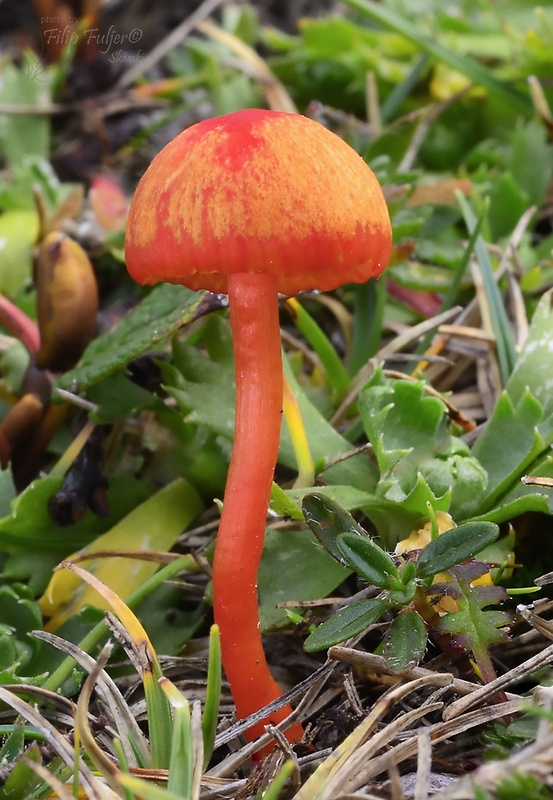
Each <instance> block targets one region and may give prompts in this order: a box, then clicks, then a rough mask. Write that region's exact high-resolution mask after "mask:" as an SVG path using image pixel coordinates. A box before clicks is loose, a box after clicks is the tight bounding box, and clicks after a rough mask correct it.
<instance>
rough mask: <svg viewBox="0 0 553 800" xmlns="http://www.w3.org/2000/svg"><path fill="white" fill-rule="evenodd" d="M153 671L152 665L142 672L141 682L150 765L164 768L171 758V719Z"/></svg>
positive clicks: (166, 702) (169, 709)
mask: <svg viewBox="0 0 553 800" xmlns="http://www.w3.org/2000/svg"><path fill="white" fill-rule="evenodd" d="M155 671H156V670H155V665H154V671H151V672H143V673H142V684H143V686H144V697H145V700H146V709H147V717H148V733H149V736H150V749H151V752H152V767H153V768H154V769H166V768H167V767H169V764H170V758H171V744H172V740H173V720H172V717H171V708H170V706H169V701H168V700H167V697H166V695H165V692H164V691H163V689H162V688H161V686H160V685H159V683H158V676H157V675H155Z"/></svg>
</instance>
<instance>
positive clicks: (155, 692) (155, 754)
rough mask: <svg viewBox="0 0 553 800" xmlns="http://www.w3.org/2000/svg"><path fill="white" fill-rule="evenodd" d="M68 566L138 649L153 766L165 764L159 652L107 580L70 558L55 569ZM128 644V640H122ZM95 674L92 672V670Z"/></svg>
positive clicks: (165, 706)
mask: <svg viewBox="0 0 553 800" xmlns="http://www.w3.org/2000/svg"><path fill="white" fill-rule="evenodd" d="M64 568H65V569H69V570H71V572H74V573H75V574H76V575H78V576H79V577H80V578H81V579H82V580H83V581H85V582H86V583H87V584H88V585H89V586H91V587H92V588H93V589H95V590H96V591H97V592H98V594H99V595H101V597H103V599H104V600H105V601H106V602H107V603H108V604H109V605H110V606H111V608H112V609H113V611H114V612H115V614H116V615H117V617H118V619H119V621H120V622H121V625H122V626H123V628H124V632H125V633H126V634H127V636H128V638H129V640H130V641H129V647H127V648H126V649H127V652H130V650H131V649H134V650H135V651H136V654H137V656H138V659H137V660H138V663H139V668H140V670H141V678H142V684H143V686H144V695H145V698H146V707H147V710H148V729H149V733H150V747H151V753H152V766H153V767H154V768H157V767H161V768H163V767H166V766H168V762H169V753H170V746H171V727H172V723H171V710H170V708H169V703H168V701H167V698H166V696H165V694H164V692H163V691H162V689H161V687H160V685H159V683H158V681H159V679H160V678H162V677H163V673H162V670H161V665H160V663H159V659H158V657H157V653H156V651H155V649H154V647H153V645H152V643H151V641H150V639H149V637H148V634H147V633H146V631H145V629H144V627H143V625H142V623H141V622H140V621H139V620H138V618H137V617H136V616H135V614H134V613H133V612H132V611H131V610H130V608H129V607H128V606H127V605H126V604H125V602H124V601H123V600H122V599H121V598H120V597H119V596H118V595H117V594H116V593H115V592H114V591H113V590H112V589H110V588H109V586H106V584H105V583H103V582H102V581H100V580H99V579H98V578H97V577H96V576H95V575H93V574H92V573H91V572H88V571H87V570H85V569H83V568H82V567H79V566H78V565H77V564H74V563H73V562H71V561H62V562H61V564H60V565H59V566H58V567H56V569H64ZM121 643H122V644H123V646H125V641H122V642H121ZM91 674H92V673H91Z"/></svg>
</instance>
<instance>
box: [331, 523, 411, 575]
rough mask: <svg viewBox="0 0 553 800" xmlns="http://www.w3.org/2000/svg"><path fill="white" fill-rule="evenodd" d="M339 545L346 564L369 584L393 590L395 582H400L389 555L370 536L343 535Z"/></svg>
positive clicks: (339, 538)
mask: <svg viewBox="0 0 553 800" xmlns="http://www.w3.org/2000/svg"><path fill="white" fill-rule="evenodd" d="M337 545H338V550H339V551H340V554H341V556H342V558H343V559H344V560H345V562H346V564H348V566H349V567H351V569H353V570H355V572H357V573H358V575H361V577H362V578H364V579H365V580H366V581H367V582H368V583H370V584H373V585H374V586H379V587H380V588H381V589H393V588H394V582H395V581H399V573H398V570H397V567H396V565H395V564H394V562H393V561H392V559H391V558H390V556H389V555H388V553H386V551H385V550H383V549H382V548H381V547H379V546H378V545H377V544H375V543H374V542H373V541H372V539H369V537H368V536H363V535H359V534H358V533H343V534H341V535H340V536H339V537H338V539H337Z"/></svg>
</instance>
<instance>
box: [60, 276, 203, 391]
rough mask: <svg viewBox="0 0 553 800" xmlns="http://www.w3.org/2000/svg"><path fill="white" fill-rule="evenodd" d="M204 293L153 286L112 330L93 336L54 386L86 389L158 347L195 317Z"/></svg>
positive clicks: (168, 286)
mask: <svg viewBox="0 0 553 800" xmlns="http://www.w3.org/2000/svg"><path fill="white" fill-rule="evenodd" d="M204 296H205V295H204V293H202V292H193V291H192V290H191V289H187V288H186V287H185V286H173V285H172V284H168V283H162V284H160V285H159V286H156V287H155V288H154V289H152V291H151V292H150V294H149V295H148V296H147V297H146V298H145V299H144V300H143V301H142V302H141V303H140V305H139V306H138V307H137V308H135V309H134V311H132V312H131V313H130V314H129V315H128V316H126V317H125V318H124V319H122V320H121V322H120V323H119V325H118V326H117V327H116V328H115V330H114V331H110V332H109V333H105V334H103V335H101V336H98V337H97V338H96V339H94V341H93V342H91V343H90V344H89V345H88V347H87V348H86V350H85V352H84V354H83V357H82V358H81V361H80V363H79V365H78V366H77V367H75V368H74V369H72V370H69V371H68V372H66V373H65V374H64V375H62V376H61V377H60V378H59V379H58V380H57V381H56V382H55V384H54V388H56V387H57V388H60V389H67V390H70V391H72V392H79V391H85V390H86V389H88V387H89V386H92V384H94V383H97V382H98V381H99V380H101V379H102V378H105V377H107V376H108V375H111V374H112V373H114V372H116V371H119V370H120V369H121V368H122V367H124V366H125V365H126V364H128V363H129V361H132V360H133V359H135V358H138V356H141V355H143V354H144V353H146V352H147V351H148V350H152V349H155V348H156V347H159V346H160V345H161V344H163V343H164V342H165V341H166V340H167V339H168V338H169V337H170V336H172V335H173V334H174V333H175V332H176V331H177V330H178V329H179V328H181V327H182V326H183V325H186V324H188V323H190V322H192V320H194V319H195V318H196V317H197V315H198V313H199V306H200V303H201V302H202V299H203V298H204Z"/></svg>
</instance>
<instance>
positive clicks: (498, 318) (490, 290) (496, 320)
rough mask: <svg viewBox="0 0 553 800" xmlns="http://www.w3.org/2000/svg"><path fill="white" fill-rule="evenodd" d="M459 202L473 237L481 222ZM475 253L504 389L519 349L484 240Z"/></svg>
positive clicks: (478, 239) (479, 240) (462, 200)
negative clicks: (516, 347) (517, 348)
mask: <svg viewBox="0 0 553 800" xmlns="http://www.w3.org/2000/svg"><path fill="white" fill-rule="evenodd" d="M457 200H458V202H459V206H460V207H461V211H462V212H463V217H464V219H465V224H466V226H467V229H468V231H469V234H471V235H472V232H473V231H474V230H475V229H476V227H477V225H478V220H477V218H476V216H475V214H474V211H473V210H472V208H471V206H470V203H469V202H468V200H467V199H466V197H465V196H464V195H462V194H461V193H460V192H458V193H457ZM474 253H475V255H476V259H477V261H478V264H479V266H480V272H481V273H482V281H483V283H484V289H485V291H486V297H487V299H488V305H489V309H490V319H491V323H492V328H493V332H494V336H495V340H496V349H497V360H498V362H499V371H500V373H501V380H502V382H503V385H505V384H506V383H507V380H508V379H509V375H510V374H511V372H512V371H513V369H514V366H515V362H516V349H515V343H514V341H513V334H512V332H511V327H510V325H509V319H508V317H507V312H506V311H505V306H504V305H503V298H502V297H501V292H500V290H499V287H498V285H497V283H496V280H495V277H494V272H493V267H492V263H491V261H490V257H489V255H488V251H487V250H486V245H485V243H484V239H483V238H482V236H480V235H479V236H477V237H476V242H475V245H474Z"/></svg>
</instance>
